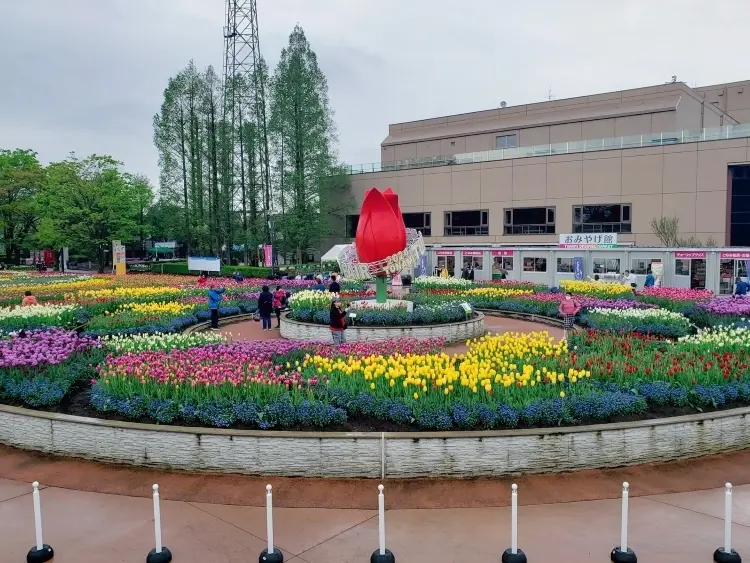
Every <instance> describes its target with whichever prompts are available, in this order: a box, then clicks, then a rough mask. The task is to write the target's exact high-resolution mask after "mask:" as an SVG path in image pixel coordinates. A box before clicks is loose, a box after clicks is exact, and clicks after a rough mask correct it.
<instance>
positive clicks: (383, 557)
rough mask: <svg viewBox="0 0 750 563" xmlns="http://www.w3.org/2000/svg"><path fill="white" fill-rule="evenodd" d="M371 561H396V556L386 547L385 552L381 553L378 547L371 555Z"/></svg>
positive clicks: (385, 562) (379, 562) (388, 562)
mask: <svg viewBox="0 0 750 563" xmlns="http://www.w3.org/2000/svg"><path fill="white" fill-rule="evenodd" d="M370 563H396V556H395V555H393V553H391V550H390V549H386V550H385V553H380V550H379V549H376V550H375V551H373V553H372V555H371V556H370Z"/></svg>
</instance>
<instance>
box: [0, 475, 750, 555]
mask: <svg viewBox="0 0 750 563" xmlns="http://www.w3.org/2000/svg"><path fill="white" fill-rule="evenodd" d="M635 487H636V485H635V484H634V488H635ZM30 489H31V487H30V486H29V485H28V484H26V483H22V482H19V481H11V480H5V479H0V522H2V524H3V525H2V526H0V545H2V561H4V562H5V561H7V562H15V561H23V560H24V559H23V558H24V556H25V554H26V552H27V551H28V549H29V548H30V547H31V545H32V544H33V541H34V528H33V516H32V499H31V494H30ZM161 489H162V491H163V492H164V493H165V495H168V493H169V488H168V487H166V486H165V485H164V484H162V486H161ZM391 489H392V487H391V486H390V485H389V486H388V487H387V488H386V506H389V507H391V506H392V504H393V503H392V496H393V495H392V494H391ZM368 492H369V493H370V494H371V496H372V497H373V498H374V497H375V495H376V490H375V487H374V484H373V486H371V487H370V490H369V491H368ZM519 494H520V496H521V498H524V495H525V494H526V489H525V488H523V487H522V488H521V489H520V493H519ZM735 496H736V498H735V512H734V526H733V544H732V546H733V547H734V548H735V549H737V551H739V553H740V554H748V553H750V509H749V508H748V506H750V502H748V501H750V486H740V487H736V488H735ZM723 497H724V493H723V490H722V489H712V490H707V491H699V492H692V493H681V494H672V495H654V496H646V497H640V498H634V499H631V502H630V535H629V546H631V547H632V548H633V549H634V550H635V551H636V553H637V554H638V557H639V560H641V561H644V562H649V561H652V562H658V563H678V562H679V563H705V562H706V561H710V560H711V554H712V553H713V550H714V549H715V548H716V547H718V546H719V544H720V543H721V542H722V540H723V527H724V524H723V521H722V519H721V515H722V513H723ZM41 501H42V510H43V519H44V541H45V542H46V543H48V544H50V545H51V546H52V547H53V548H54V549H55V551H56V557H55V561H56V562H57V563H73V562H75V563H101V562H103V561H111V562H115V561H117V562H123V563H127V562H134V563H135V562H141V561H143V560H144V559H145V556H146V554H147V553H148V551H149V550H150V549H151V548H152V547H153V546H154V541H153V523H152V514H153V513H152V503H151V500H150V499H148V498H136V497H129V496H115V495H106V494H101V493H90V492H80V491H75V490H69V489H63V488H57V487H49V488H45V489H43V490H42V491H41ZM274 513H275V523H276V526H275V544H276V545H277V546H278V547H279V548H280V549H281V551H282V552H283V553H284V554H285V556H286V558H285V560H286V561H288V562H294V563H356V562H362V563H364V562H365V561H367V560H368V559H369V556H370V554H371V553H372V551H373V550H374V549H375V548H376V546H377V513H376V512H375V511H374V510H336V509H321V508H276V509H275V512H274ZM161 517H162V530H163V537H164V544H165V545H167V546H168V547H169V548H170V549H171V550H172V552H173V554H174V561H175V562H176V563H193V562H195V563H198V562H200V563H203V562H207V561H211V562H214V561H215V562H220V561H228V562H229V561H231V562H238V563H239V562H245V561H253V560H255V558H256V557H258V554H259V553H260V552H261V550H262V549H263V548H264V547H265V531H266V530H265V509H264V508H260V507H248V506H226V505H221V504H212V503H200V502H183V501H169V500H164V501H162V504H161ZM386 524H387V545H388V547H389V548H390V549H391V550H392V551H393V552H394V553H395V554H396V557H397V560H398V561H401V562H404V563H435V562H439V563H453V562H455V563H459V562H461V563H463V562H464V561H472V562H477V563H496V562H497V561H499V560H500V555H501V553H502V551H503V550H504V549H505V548H507V547H509V544H510V538H509V530H510V511H509V509H508V508H507V507H503V508H458V509H445V510H435V509H433V510H403V509H397V510H393V509H389V510H388V512H387V515H386ZM619 530H620V503H619V501H618V500H616V499H614V500H597V501H588V502H571V503H563V504H545V505H536V506H522V507H521V508H520V510H519V546H520V547H521V548H522V549H523V550H524V551H525V552H526V553H527V555H528V557H529V561H531V562H551V561H554V562H557V563H589V562H590V563H599V562H602V561H607V560H608V558H609V551H610V550H611V548H612V547H614V546H615V545H617V544H618V543H619Z"/></svg>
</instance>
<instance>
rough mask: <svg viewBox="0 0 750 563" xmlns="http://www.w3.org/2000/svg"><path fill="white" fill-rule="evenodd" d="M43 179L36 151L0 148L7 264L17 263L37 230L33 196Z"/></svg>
mask: <svg viewBox="0 0 750 563" xmlns="http://www.w3.org/2000/svg"><path fill="white" fill-rule="evenodd" d="M44 179H45V172H44V169H43V168H42V166H41V165H40V164H39V161H38V160H37V157H36V153H35V152H33V151H30V150H23V149H15V150H12V151H10V150H0V228H2V235H3V243H4V245H5V261H6V262H7V263H9V264H19V263H20V260H21V253H22V251H23V250H26V249H27V248H28V246H29V243H30V241H31V237H32V235H33V234H34V232H35V230H36V227H37V205H36V204H37V202H36V197H37V194H38V193H39V190H40V188H41V186H42V184H43V183H44Z"/></svg>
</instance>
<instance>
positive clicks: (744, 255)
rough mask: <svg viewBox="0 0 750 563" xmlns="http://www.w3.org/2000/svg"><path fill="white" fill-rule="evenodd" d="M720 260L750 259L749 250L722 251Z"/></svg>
mask: <svg viewBox="0 0 750 563" xmlns="http://www.w3.org/2000/svg"><path fill="white" fill-rule="evenodd" d="M721 259H722V260H750V252H722V253H721Z"/></svg>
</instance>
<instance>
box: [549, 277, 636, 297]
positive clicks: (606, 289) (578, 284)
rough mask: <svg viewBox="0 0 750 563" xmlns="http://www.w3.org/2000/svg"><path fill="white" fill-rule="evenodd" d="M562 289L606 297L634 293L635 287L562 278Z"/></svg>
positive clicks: (579, 293)
mask: <svg viewBox="0 0 750 563" xmlns="http://www.w3.org/2000/svg"><path fill="white" fill-rule="evenodd" d="M560 289H561V290H562V291H569V292H571V293H574V294H578V295H591V296H593V297H601V298H604V299H611V298H613V297H614V298H617V297H625V296H632V295H633V288H631V287H630V286H629V285H625V284H620V283H607V282H589V281H579V280H562V281H561V282H560Z"/></svg>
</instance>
